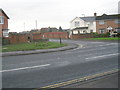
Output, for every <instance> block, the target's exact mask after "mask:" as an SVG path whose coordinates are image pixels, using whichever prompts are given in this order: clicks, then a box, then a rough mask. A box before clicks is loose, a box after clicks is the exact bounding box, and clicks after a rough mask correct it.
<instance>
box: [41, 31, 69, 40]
mask: <svg viewBox="0 0 120 90" xmlns="http://www.w3.org/2000/svg"><path fill="white" fill-rule="evenodd" d="M43 36H44V38H55V39H58V38H62V39H68V33H67V32H47V33H44V34H43Z"/></svg>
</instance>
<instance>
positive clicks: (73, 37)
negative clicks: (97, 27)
mask: <svg viewBox="0 0 120 90" xmlns="http://www.w3.org/2000/svg"><path fill="white" fill-rule="evenodd" d="M83 38H93V34H74V35H71V36H70V39H83Z"/></svg>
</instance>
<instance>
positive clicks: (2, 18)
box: [0, 16, 4, 24]
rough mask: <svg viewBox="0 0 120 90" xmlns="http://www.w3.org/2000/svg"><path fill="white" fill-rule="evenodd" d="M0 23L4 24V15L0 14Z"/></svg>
mask: <svg viewBox="0 0 120 90" xmlns="http://www.w3.org/2000/svg"><path fill="white" fill-rule="evenodd" d="M0 24H4V16H0Z"/></svg>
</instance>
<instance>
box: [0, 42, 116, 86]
mask: <svg viewBox="0 0 120 90" xmlns="http://www.w3.org/2000/svg"><path fill="white" fill-rule="evenodd" d="M52 41H53V40H52ZM54 41H56V40H54ZM62 42H65V43H75V44H78V45H79V47H78V48H76V49H72V50H67V51H61V52H52V53H41V54H31V55H20V56H8V57H3V59H2V65H3V66H2V69H3V71H1V72H2V85H3V88H40V87H44V86H47V85H52V84H55V83H59V82H64V81H68V80H72V79H76V78H80V77H84V76H88V75H92V74H96V73H101V72H106V71H109V70H113V69H117V68H118V43H112V42H93V41H79V40H78V41H73V40H62Z"/></svg>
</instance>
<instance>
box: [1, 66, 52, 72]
mask: <svg viewBox="0 0 120 90" xmlns="http://www.w3.org/2000/svg"><path fill="white" fill-rule="evenodd" d="M49 65H50V64H44V65H38V66H32V67H23V68H16V69H10V70H2V71H0V72H11V71H18V70H25V69H33V68H40V67H46V66H49Z"/></svg>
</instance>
